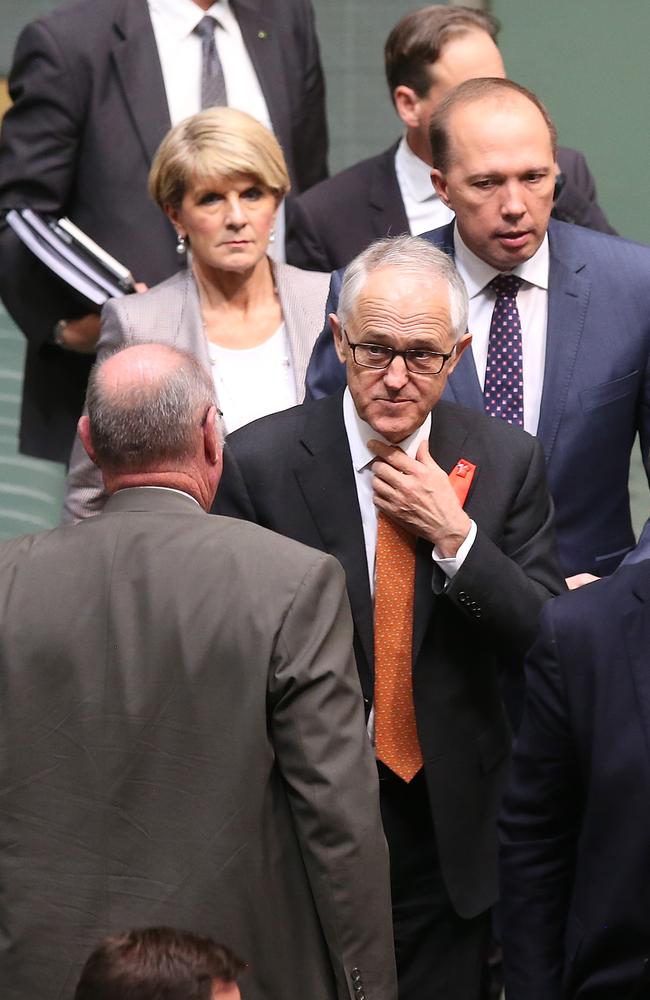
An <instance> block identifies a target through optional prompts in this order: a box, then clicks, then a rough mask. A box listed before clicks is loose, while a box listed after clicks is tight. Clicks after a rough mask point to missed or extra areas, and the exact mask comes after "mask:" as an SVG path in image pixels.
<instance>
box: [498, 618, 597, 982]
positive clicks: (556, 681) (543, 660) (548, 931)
mask: <svg viewBox="0 0 650 1000" xmlns="http://www.w3.org/2000/svg"><path fill="white" fill-rule="evenodd" d="M554 610H555V609H554V605H552V604H551V605H548V606H547V607H546V608H545V609H544V612H543V614H542V625H541V630H540V635H539V639H538V641H537V643H536V644H535V646H534V647H533V649H532V650H531V653H530V656H529V658H528V661H527V664H526V682H527V687H526V702H525V708H524V716H523V721H522V725H521V729H520V732H519V736H518V740H517V743H516V745H515V752H514V761H513V769H512V776H511V780H510V785H509V789H508V791H507V793H506V795H505V798H504V802H503V807H502V812H501V819H500V824H499V835H500V845H501V846H500V851H501V859H500V860H501V907H502V909H501V916H502V934H503V951H504V968H505V979H506V992H507V996H508V1000H559V998H560V996H561V995H562V990H561V982H562V973H563V966H564V954H565V933H566V922H567V921H566V917H567V911H568V907H569V900H570V894H571V887H572V884H573V876H574V867H575V863H574V856H575V849H576V841H577V836H578V829H579V822H580V815H579V794H578V788H579V775H578V763H577V758H576V754H575V751H574V746H573V742H572V738H571V732H570V726H569V718H568V708H567V702H566V696H565V691H564V685H563V679H562V675H563V667H562V665H561V649H560V646H559V642H558V638H557V637H556V629H555V617H554ZM566 667H567V669H571V670H578V669H580V667H581V665H580V664H579V663H567V665H566Z"/></svg>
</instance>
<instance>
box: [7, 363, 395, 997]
mask: <svg viewBox="0 0 650 1000" xmlns="http://www.w3.org/2000/svg"><path fill="white" fill-rule="evenodd" d="M87 400H88V416H84V417H82V418H81V420H80V423H79V433H80V436H81V439H82V441H83V442H84V445H85V446H86V447H87V448H88V452H89V454H90V455H91V457H92V458H93V460H94V461H96V462H97V463H98V465H99V466H100V468H101V470H102V474H103V477H104V483H105V486H106V490H107V492H108V493H109V494H110V496H109V499H108V502H107V504H106V507H105V509H104V511H103V512H102V513H101V514H99V515H98V516H97V517H92V518H88V519H87V520H86V521H85V523H84V524H82V525H75V526H74V527H72V526H71V527H67V528H66V527H62V528H57V529H55V530H54V531H51V532H45V533H43V534H40V535H34V536H27V537H24V538H20V539H16V540H14V541H11V542H8V543H6V544H4V545H2V546H0V734H1V735H0V789H1V790H2V810H1V811H0V844H1V845H2V847H1V849H0V885H1V886H2V892H1V893H0V926H1V927H2V947H0V983H1V984H2V1000H26V998H28V997H29V998H30V1000H31V998H38V1000H59V998H60V997H62V996H64V995H65V996H67V995H68V994H69V993H70V992H71V991H72V989H71V988H72V983H73V982H74V981H75V980H76V978H77V976H78V974H79V967H80V965H81V963H82V962H83V960H84V959H85V957H86V955H87V953H88V951H89V950H90V948H91V945H92V943H94V942H96V941H97V937H98V936H99V935H100V934H106V933H111V931H119V930H121V929H122V928H123V927H125V926H126V927H129V926H131V927H132V926H136V927H137V926H148V925H150V924H154V925H157V924H161V925H170V924H176V923H178V924H180V925H181V926H184V927H186V928H187V929H188V930H190V931H195V932H198V933H205V931H208V930H209V932H210V933H211V934H214V935H215V936H217V937H218V938H220V939H225V938H227V940H228V941H229V942H231V943H232V946H233V948H235V949H236V950H237V952H238V953H240V954H242V955H252V956H253V955H254V956H255V964H254V967H253V968H252V969H251V974H250V981H249V982H248V984H247V997H249V998H250V1000H267V998H268V997H269V996H272V997H276V996H278V997H280V996H285V995H286V996H287V997H298V996H302V995H303V994H304V995H305V996H307V997H309V998H310V1000H351V998H352V997H353V996H354V998H355V1000H361V996H360V994H363V992H364V990H367V993H368V997H369V998H374V997H381V998H382V1000H383V998H386V1000H395V994H396V986H395V966H394V960H393V956H392V935H391V918H390V893H389V881H388V877H389V876H388V859H387V853H386V842H385V840H384V837H383V833H382V829H381V819H380V815H379V803H378V791H377V773H376V770H375V766H374V761H373V759H372V754H371V751H370V747H369V745H368V740H367V737H366V733H365V730H364V725H363V703H362V699H361V693H360V690H359V681H358V678H357V674H356V670H355V664H354V657H353V655H352V627H351V622H350V612H349V607H348V605H347V600H346V595H345V580H344V575H343V571H342V570H341V567H340V566H339V565H338V564H337V562H336V560H335V559H332V558H331V557H329V556H324V555H323V554H322V553H319V552H315V551H313V550H312V549H307V548H306V547H305V546H301V545H298V544H295V543H292V542H289V541H288V540H287V539H282V538H279V537H278V536H277V535H274V534H272V533H271V532H267V531H261V530H259V529H257V528H255V527H254V526H253V525H246V524H242V523H236V522H234V521H233V520H231V519H225V518H214V517H209V516H208V515H207V513H206V510H208V509H209V507H210V505H211V503H212V500H213V498H214V493H215V490H216V487H217V484H218V482H219V477H220V474H221V467H222V464H221V461H222V460H221V442H220V435H219V429H218V423H217V411H216V407H215V403H214V385H213V383H212V379H211V377H210V376H209V375H208V374H207V373H206V372H205V371H204V370H203V368H202V367H201V366H200V365H199V364H198V363H197V362H196V360H195V359H194V358H192V357H191V356H190V355H188V354H186V353H185V352H182V351H178V350H175V349H173V348H171V347H167V346H163V345H161V344H143V345H138V346H132V347H128V348H125V349H124V350H123V351H121V352H119V353H117V354H115V355H112V356H110V357H108V358H107V359H106V360H105V361H103V362H101V363H100V364H99V365H98V366H97V367H96V368H95V369H94V370H93V373H92V375H91V378H90V382H89V385H88V396H87ZM93 1000H95V998H93Z"/></svg>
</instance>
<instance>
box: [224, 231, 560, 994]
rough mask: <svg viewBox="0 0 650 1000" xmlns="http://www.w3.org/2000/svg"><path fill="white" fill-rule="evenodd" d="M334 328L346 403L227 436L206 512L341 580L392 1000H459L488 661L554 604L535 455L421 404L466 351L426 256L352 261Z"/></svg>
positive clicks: (488, 851)
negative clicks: (371, 773)
mask: <svg viewBox="0 0 650 1000" xmlns="http://www.w3.org/2000/svg"><path fill="white" fill-rule="evenodd" d="M332 323H333V330H334V334H335V338H336V345H337V350H338V352H339V356H340V357H341V360H342V361H343V362H344V364H345V369H346V373H347V380H348V385H347V389H346V391H345V392H344V393H337V394H336V395H335V396H331V397H329V398H327V399H322V400H316V401H312V402H309V403H305V404H303V405H302V406H299V407H295V408H294V409H291V410H286V411H285V412H284V413H279V414H274V415H273V416H270V417H268V418H265V419H263V420H258V421H255V422H254V423H252V424H250V425H248V427H245V428H241V429H240V430H239V431H236V432H235V433H233V434H231V435H229V438H228V443H227V445H226V448H225V451H224V474H223V477H222V480H221V485H220V488H219V492H218V494H217V498H216V502H215V506H214V508H213V509H214V510H215V511H217V512H219V513H224V514H229V515H234V516H236V517H243V518H246V519H248V520H251V521H256V522H258V523H259V524H262V525H264V526H265V527H268V528H272V529H273V530H274V531H278V532H280V533H281V534H284V535H288V536H290V537H292V538H295V539H297V540H299V541H302V542H304V543H306V544H308V545H312V546H314V547H315V548H318V549H321V550H324V551H327V552H330V553H332V554H333V555H336V556H337V558H338V559H339V560H340V562H341V563H342V564H343V567H344V569H345V571H346V577H347V587H348V595H349V598H350V603H351V606H352V615H353V619H354V625H355V653H356V662H357V668H358V670H359V675H360V678H361V687H362V691H363V694H364V699H365V702H366V710H367V713H368V717H369V718H368V726H369V733H370V735H371V737H372V738H373V741H374V743H375V752H376V755H377V758H378V769H379V776H380V798H381V806H382V818H383V822H384V829H385V831H386V835H387V839H388V843H389V849H390V855H391V880H392V892H393V920H394V925H395V948H396V957H397V968H398V979H399V995H400V1000H421V998H422V997H430V996H440V997H444V998H445V1000H456V998H458V1000H474V998H477V997H478V995H479V988H480V980H481V967H482V958H483V954H484V949H485V939H486V934H487V932H488V929H489V907H490V906H491V905H492V903H493V902H494V900H495V897H496V842H495V841H496V827H495V823H496V811H497V809H498V804H499V801H500V797H501V790H502V785H503V781H504V778H505V774H506V771H507V766H508V757H509V753H510V742H511V735H510V730H509V727H508V723H507V721H506V717H505V712H504V708H503V705H502V701H501V696H500V690H499V682H498V678H497V670H496V665H497V660H499V662H501V661H502V659H503V658H506V659H514V660H520V659H521V657H522V656H523V653H524V652H525V650H526V649H527V647H528V645H529V643H530V642H531V641H532V637H533V635H534V632H535V629H536V623H537V617H538V614H539V610H540V608H541V606H542V603H543V602H544V601H545V600H547V599H548V598H549V597H551V596H553V595H554V594H556V593H558V592H559V591H560V590H561V589H562V588H563V581H562V578H561V574H560V570H559V566H558V564H557V556H556V551H555V542H554V535H553V526H552V522H553V515H552V503H551V500H550V497H549V495H548V491H547V489H546V485H545V474H544V460H543V455H542V451H541V447H540V445H539V443H538V442H537V441H535V439H534V438H531V437H530V436H529V435H527V434H524V433H522V432H520V431H518V430H515V429H514V428H512V427H508V425H507V424H506V423H504V422H502V421H492V420H490V419H488V418H487V417H486V416H484V415H483V414H478V413H474V412H472V411H471V410H467V409H465V408H464V407H459V406H456V405H455V404H452V403H443V402H439V400H440V396H441V394H442V391H443V388H444V384H445V381H446V379H447V376H448V374H449V372H450V371H453V369H454V368H455V366H456V365H457V364H460V360H461V359H462V356H463V355H464V354H465V353H466V351H467V350H468V349H469V342H470V337H469V335H468V334H467V332H466V330H467V296H466V292H465V288H464V286H463V283H462V281H461V280H460V278H459V276H458V274H457V272H456V270H455V268H454V266H453V264H452V262H451V261H450V260H449V258H448V257H447V256H446V255H445V254H443V253H441V252H440V251H438V250H437V249H436V248H434V247H432V246H431V245H430V243H428V242H426V241H424V240H421V239H419V238H417V237H410V236H403V237H398V238H396V239H394V240H391V239H385V240H379V241H378V242H377V243H376V244H373V245H372V246H371V247H369V248H368V250H366V251H364V253H362V254H360V255H359V257H358V258H356V259H355V261H353V262H352V264H351V265H350V267H349V268H348V270H347V272H346V276H345V279H344V285H343V291H342V295H341V300H340V303H339V312H338V315H337V316H336V317H333V318H332ZM448 473H451V479H450V478H449V476H448Z"/></svg>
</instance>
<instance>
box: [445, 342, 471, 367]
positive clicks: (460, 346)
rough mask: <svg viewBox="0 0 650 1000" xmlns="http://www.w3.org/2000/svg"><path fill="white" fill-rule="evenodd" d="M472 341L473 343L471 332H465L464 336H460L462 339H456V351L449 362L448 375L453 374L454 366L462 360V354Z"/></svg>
mask: <svg viewBox="0 0 650 1000" xmlns="http://www.w3.org/2000/svg"><path fill="white" fill-rule="evenodd" d="M471 343H472V335H471V333H464V334H463V336H462V337H461V338H460V340H457V341H456V352H455V354H454V356H453V358H452V359H451V361H450V362H449V367H448V368H447V377H449V376H450V375H451V373H452V372H453V370H454V368H455V367H456V365H457V364H458V362H459V361H460V356H461V354H462V353H463V351H465V350H466V349H467V348H468V347H469V345H470V344H471Z"/></svg>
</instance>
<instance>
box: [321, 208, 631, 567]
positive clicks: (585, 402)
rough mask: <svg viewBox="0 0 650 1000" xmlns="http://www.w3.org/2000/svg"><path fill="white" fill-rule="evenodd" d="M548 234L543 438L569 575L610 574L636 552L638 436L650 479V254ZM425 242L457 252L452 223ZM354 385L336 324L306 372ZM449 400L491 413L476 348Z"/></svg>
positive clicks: (552, 226)
mask: <svg viewBox="0 0 650 1000" xmlns="http://www.w3.org/2000/svg"><path fill="white" fill-rule="evenodd" d="M548 235H549V248H550V274H549V295H548V325H547V340H546V365H545V369H544V386H543V392H542V402H541V408H540V416H539V426H538V429H537V437H538V438H539V439H540V441H541V443H542V446H543V448H544V454H545V456H546V460H547V465H548V481H549V486H550V489H551V494H552V496H553V499H554V501H555V509H556V516H557V535H558V544H559V548H560V558H561V561H562V565H563V568H564V571H565V572H566V574H567V575H572V574H574V573H581V572H590V573H595V574H596V575H597V576H604V575H606V574H608V573H611V572H613V570H614V569H616V567H617V566H618V564H619V563H620V562H621V560H622V559H623V557H624V556H625V554H626V553H627V552H628V551H629V550H630V549H631V548H632V547H633V546H634V541H635V540H634V532H633V530H632V522H631V518H630V498H629V494H628V485H627V484H628V477H629V467H630V453H631V450H632V446H633V444H634V439H635V436H636V433H637V431H638V432H639V435H640V438H641V448H642V453H643V456H644V462H645V467H646V472H647V474H648V476H649V478H650V248H649V247H644V246H640V245H639V244H636V243H631V242H629V241H627V240H622V239H619V238H618V237H614V236H605V235H604V234H602V233H596V232H592V231H591V230H588V229H583V228H581V227H579V226H570V225H567V224H566V223H562V222H558V221H556V220H554V219H551V221H550V223H549V228H548ZM424 237H425V238H426V239H429V240H431V242H432V243H434V244H435V245H436V246H438V247H440V248H441V249H442V250H444V251H445V252H446V253H448V254H450V255H451V256H453V253H454V246H453V223H451V224H450V225H448V226H443V227H442V228H441V229H436V230H434V231H433V232H431V233H425V234H424ZM342 275H343V271H342V270H341V271H337V272H335V273H334V274H333V275H332V282H331V286H330V296H329V298H328V302H327V306H326V309H327V312H328V313H329V312H336V308H337V306H338V295H339V291H340V287H341V281H342ZM344 381H345V371H344V368H343V366H342V365H341V364H340V362H339V361H338V358H337V356H336V352H335V350H334V344H333V340H332V334H331V332H330V330H329V325H327V324H326V328H325V329H324V330H323V332H322V333H321V335H320V337H319V339H318V341H317V342H316V346H315V347H314V352H313V355H312V360H311V362H310V365H309V368H308V370H307V393H308V395H310V396H312V397H316V398H317V397H319V396H323V395H327V394H329V393H331V392H334V391H335V390H336V389H337V388H338V387H339V386H340V385H341V384H343V383H344ZM443 398H444V399H448V400H451V401H453V402H456V403H462V404H463V405H464V406H469V407H472V408H473V409H476V410H482V409H483V394H482V392H481V387H480V383H479V380H478V376H477V373H476V367H475V364H474V358H473V355H472V353H471V351H470V350H468V351H465V353H464V355H463V356H462V358H461V359H460V361H459V363H458V365H457V367H456V369H455V370H454V372H453V373H452V375H451V376H450V378H449V381H448V382H447V386H446V388H445V392H444V395H443Z"/></svg>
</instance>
